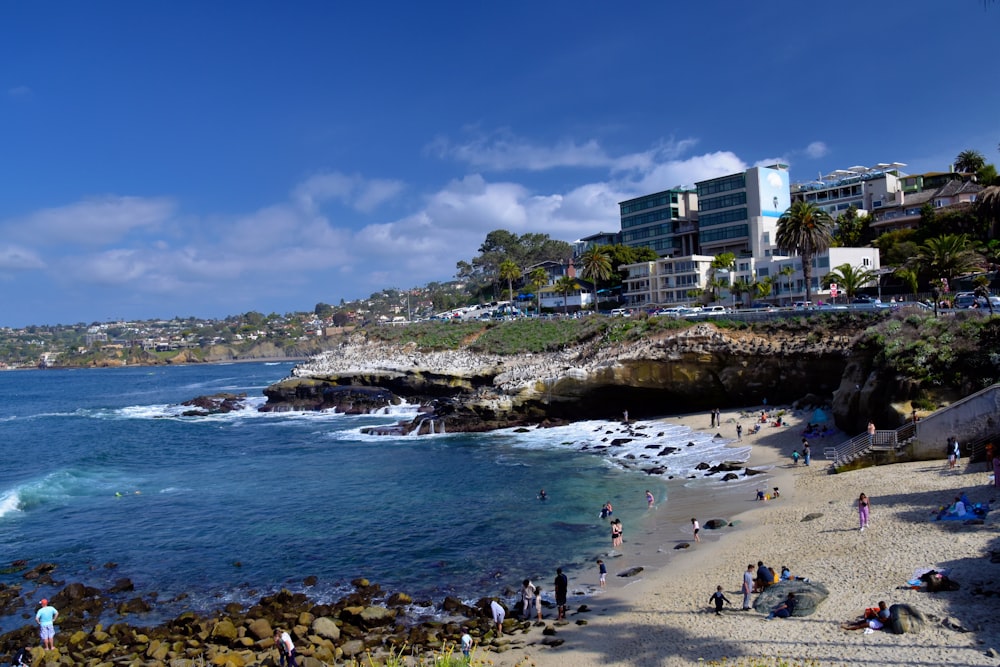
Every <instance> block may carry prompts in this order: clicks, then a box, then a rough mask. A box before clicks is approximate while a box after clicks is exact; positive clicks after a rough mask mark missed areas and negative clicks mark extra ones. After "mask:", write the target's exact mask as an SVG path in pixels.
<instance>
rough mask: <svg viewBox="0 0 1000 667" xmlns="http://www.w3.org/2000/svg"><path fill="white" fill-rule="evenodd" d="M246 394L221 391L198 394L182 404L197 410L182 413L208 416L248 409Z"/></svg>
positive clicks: (188, 415) (189, 415)
mask: <svg viewBox="0 0 1000 667" xmlns="http://www.w3.org/2000/svg"><path fill="white" fill-rule="evenodd" d="M246 398H247V395H246V394H242V393H241V394H230V393H226V392H220V393H218V394H211V395H208V396H197V397H195V398H192V399H191V400H190V401H184V402H183V403H181V405H184V406H187V407H192V408H197V409H196V410H185V411H184V412H183V413H182V414H183V416H185V417H207V416H208V415H218V414H226V413H228V412H234V411H238V410H246V409H247V407H249V406H247V403H246Z"/></svg>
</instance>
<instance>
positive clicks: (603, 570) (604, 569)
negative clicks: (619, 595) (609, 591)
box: [597, 558, 608, 588]
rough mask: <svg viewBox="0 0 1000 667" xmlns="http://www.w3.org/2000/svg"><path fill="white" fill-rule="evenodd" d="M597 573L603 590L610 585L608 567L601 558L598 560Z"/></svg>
mask: <svg viewBox="0 0 1000 667" xmlns="http://www.w3.org/2000/svg"><path fill="white" fill-rule="evenodd" d="M597 573H598V574H599V575H600V581H601V588H604V587H605V586H607V585H608V566H607V565H605V564H604V561H603V560H601V559H600V558H598V559H597Z"/></svg>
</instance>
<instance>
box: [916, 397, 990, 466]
mask: <svg viewBox="0 0 1000 667" xmlns="http://www.w3.org/2000/svg"><path fill="white" fill-rule="evenodd" d="M997 433H1000V384H995V385H993V386H991V387H987V388H986V389H984V390H983V391H980V392H978V393H975V394H973V395H971V396H967V397H965V398H963V399H962V400H960V401H957V402H955V403H952V404H951V405H949V406H948V407H946V408H942V409H941V410H938V411H937V412H934V413H931V414H930V415H928V416H927V417H925V418H924V419H921V420H920V421H918V422H917V435H916V440H915V441H914V442H913V445H912V446H911V447H912V451H913V456H914V458H917V459H924V460H926V459H944V458H946V454H945V446H946V445H947V444H948V436H955V437H956V438H958V442H959V445H960V446H961V449H962V455H963V456H968V455H969V454H970V453H971V452H970V450H969V449H968V447H967V445H968V444H969V443H971V442H972V441H974V440H978V439H981V438H990V437H993V436H995V435H996V434H997Z"/></svg>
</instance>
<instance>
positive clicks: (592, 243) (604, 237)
mask: <svg viewBox="0 0 1000 667" xmlns="http://www.w3.org/2000/svg"><path fill="white" fill-rule="evenodd" d="M621 242H622V235H621V232H597V233H596V234H591V235H590V236H585V237H583V238H582V239H580V240H578V241H576V242H574V243H573V256H574V257H580V255H582V254H583V253H585V252H587V251H588V250H590V249H591V248H597V247H599V246H603V245H618V244H619V243H621Z"/></svg>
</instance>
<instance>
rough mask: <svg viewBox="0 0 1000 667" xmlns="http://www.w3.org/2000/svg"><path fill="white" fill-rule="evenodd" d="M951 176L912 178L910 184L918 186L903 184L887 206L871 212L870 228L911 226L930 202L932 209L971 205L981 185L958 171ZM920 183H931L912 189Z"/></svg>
mask: <svg viewBox="0 0 1000 667" xmlns="http://www.w3.org/2000/svg"><path fill="white" fill-rule="evenodd" d="M951 176H952V179H950V180H945V181H943V182H942V181H941V180H940V179H936V178H935V179H927V180H924V179H923V178H920V177H917V178H919V180H917V178H914V179H913V180H911V181H910V182H911V183H919V186H909V187H904V188H903V189H901V190H900V192H899V193H898V196H897V198H896V200H895V201H894V202H892V204H891V205H890V206H885V207H882V208H880V209H878V210H876V211H875V219H874V220H873V221H872V223H871V226H872V229H874V230H876V231H877V233H879V234H884V233H885V232H889V231H892V230H895V229H915V228H916V227H917V226H918V225H919V224H920V211H921V209H923V207H924V206H926V205H928V204H930V205H931V206H933V207H934V209H935V210H952V211H954V210H960V209H962V208H964V207H968V206H971V205H972V203H973V202H974V201H976V196H977V195H978V194H979V193H980V192H982V191H983V186H981V185H979V184H978V183H974V182H972V181H970V180H964V179H962V178H961V177H960V175H959V174H951ZM924 184H927V185H932V186H933V187H931V188H929V189H915V187H921V188H922V187H923V186H924Z"/></svg>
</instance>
